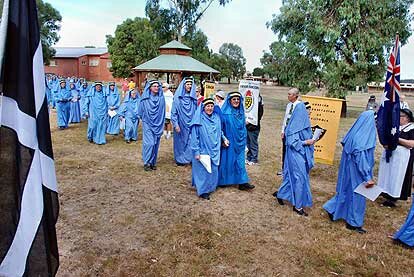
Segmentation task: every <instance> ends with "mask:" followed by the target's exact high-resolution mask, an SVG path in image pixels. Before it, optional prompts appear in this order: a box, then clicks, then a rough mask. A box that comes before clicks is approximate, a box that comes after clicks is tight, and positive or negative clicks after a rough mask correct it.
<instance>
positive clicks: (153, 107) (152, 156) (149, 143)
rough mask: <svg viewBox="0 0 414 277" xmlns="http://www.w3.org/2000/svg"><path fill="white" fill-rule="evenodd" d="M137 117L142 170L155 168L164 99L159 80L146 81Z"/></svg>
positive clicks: (162, 119)
mask: <svg viewBox="0 0 414 277" xmlns="http://www.w3.org/2000/svg"><path fill="white" fill-rule="evenodd" d="M138 117H139V118H141V121H142V133H143V134H142V160H143V162H144V170H145V171H150V170H156V169H157V165H156V164H157V155H158V149H159V147H160V139H161V135H162V131H163V130H164V119H165V99H164V95H163V92H162V87H161V84H160V82H158V81H156V80H152V81H149V82H147V84H146V85H145V88H144V92H143V93H142V96H141V99H140V101H139V103H138Z"/></svg>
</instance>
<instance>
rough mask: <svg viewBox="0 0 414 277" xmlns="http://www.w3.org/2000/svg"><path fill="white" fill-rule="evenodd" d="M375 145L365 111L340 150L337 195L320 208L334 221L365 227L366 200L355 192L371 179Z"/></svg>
mask: <svg viewBox="0 0 414 277" xmlns="http://www.w3.org/2000/svg"><path fill="white" fill-rule="evenodd" d="M376 142H377V131H376V127H375V119H374V111H372V110H370V111H365V112H363V113H362V114H361V115H360V116H359V117H358V119H357V120H356V121H355V123H354V124H353V125H352V127H351V128H350V129H349V131H348V133H347V134H346V135H345V137H344V139H343V140H342V142H341V144H342V146H343V150H342V157H341V163H340V165H339V172H338V181H337V185H336V195H335V196H334V197H333V198H331V199H330V200H329V201H328V202H326V203H325V204H324V205H323V208H324V209H325V210H326V211H327V212H328V213H330V214H332V216H333V220H338V219H344V220H345V221H346V222H347V223H348V224H349V225H351V226H354V227H362V225H363V224H364V216H365V205H366V199H365V197H364V196H362V195H360V194H358V193H356V192H354V190H355V189H356V188H357V187H358V186H359V185H360V184H361V183H363V182H367V181H369V180H371V179H372V171H373V167H374V151H375V145H376Z"/></svg>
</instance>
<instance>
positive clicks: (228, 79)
mask: <svg viewBox="0 0 414 277" xmlns="http://www.w3.org/2000/svg"><path fill="white" fill-rule="evenodd" d="M227 83H228V84H229V85H230V77H227Z"/></svg>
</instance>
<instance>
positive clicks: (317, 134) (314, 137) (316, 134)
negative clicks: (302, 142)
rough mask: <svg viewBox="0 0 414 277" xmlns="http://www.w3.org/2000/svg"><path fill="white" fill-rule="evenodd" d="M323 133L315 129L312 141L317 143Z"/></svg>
mask: <svg viewBox="0 0 414 277" xmlns="http://www.w3.org/2000/svg"><path fill="white" fill-rule="evenodd" d="M322 131H323V129H320V128H316V129H315V132H314V133H313V137H312V139H313V140H315V141H317V140H318V139H319V137H320V136H321V134H322Z"/></svg>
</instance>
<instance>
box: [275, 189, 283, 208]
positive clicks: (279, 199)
mask: <svg viewBox="0 0 414 277" xmlns="http://www.w3.org/2000/svg"><path fill="white" fill-rule="evenodd" d="M278 192H279V191H278V190H277V191H275V192H274V193H273V196H274V197H276V199H277V203H279V205H280V206H283V205H285V202H283V199H282V198H279V197H277V193H278Z"/></svg>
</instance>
